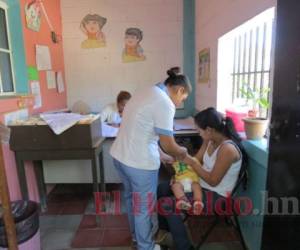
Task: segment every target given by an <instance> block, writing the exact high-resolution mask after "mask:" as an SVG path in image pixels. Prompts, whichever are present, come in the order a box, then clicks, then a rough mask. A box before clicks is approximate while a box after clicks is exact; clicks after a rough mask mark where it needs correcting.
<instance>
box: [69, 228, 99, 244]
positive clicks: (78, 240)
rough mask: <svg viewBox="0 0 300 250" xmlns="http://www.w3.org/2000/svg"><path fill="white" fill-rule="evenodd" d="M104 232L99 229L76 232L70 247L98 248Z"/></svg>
mask: <svg viewBox="0 0 300 250" xmlns="http://www.w3.org/2000/svg"><path fill="white" fill-rule="evenodd" d="M103 235H104V232H103V230H101V229H94V230H88V229H87V230H80V229H79V230H78V231H77V232H76V234H75V237H74V239H73V241H72V244H71V247H74V248H86V247H99V246H100V244H101V243H102V242H103Z"/></svg>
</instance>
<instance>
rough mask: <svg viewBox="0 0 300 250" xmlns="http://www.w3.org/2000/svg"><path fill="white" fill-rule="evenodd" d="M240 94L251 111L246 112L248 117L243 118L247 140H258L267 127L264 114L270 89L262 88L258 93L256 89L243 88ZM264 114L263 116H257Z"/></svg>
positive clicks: (267, 105) (267, 106)
mask: <svg viewBox="0 0 300 250" xmlns="http://www.w3.org/2000/svg"><path fill="white" fill-rule="evenodd" d="M240 92H241V94H242V95H243V96H245V98H246V100H247V101H248V103H249V102H250V105H251V109H250V110H249V111H248V117H246V118H243V121H244V126H245V132H246V136H247V139H250V140H260V139H262V138H263V136H264V135H265V133H266V130H267V127H268V119H267V118H266V115H267V114H266V112H267V109H268V108H269V106H270V104H269V101H268V96H269V92H270V89H269V88H264V89H262V91H260V90H259V89H257V88H250V87H249V86H248V87H245V85H244V86H243V88H242V89H240ZM262 113H264V114H265V116H264V117H262V116H258V114H262Z"/></svg>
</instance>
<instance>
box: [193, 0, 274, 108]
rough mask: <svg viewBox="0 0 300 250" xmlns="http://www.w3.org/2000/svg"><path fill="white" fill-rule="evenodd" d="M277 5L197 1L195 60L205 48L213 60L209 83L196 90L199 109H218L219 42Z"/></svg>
mask: <svg viewBox="0 0 300 250" xmlns="http://www.w3.org/2000/svg"><path fill="white" fill-rule="evenodd" d="M276 3H277V1H276V0H235V1H232V0H210V1H207V0H197V1H196V10H195V11H196V20H195V22H196V58H198V57H197V56H198V55H197V53H198V52H199V51H201V50H202V49H204V48H210V56H211V58H210V82H209V83H208V84H197V86H196V109H198V110H201V109H204V108H207V107H209V106H214V107H216V106H217V87H218V83H217V73H218V68H217V64H218V39H219V38H220V37H221V36H223V35H224V34H226V33H227V32H229V31H230V30H232V29H234V28H236V27H238V26H239V25H241V24H242V23H244V22H246V21H247V20H249V19H251V18H252V17H254V16H256V15H258V14H259V13H261V12H263V11H264V10H266V9H268V8H270V7H273V6H276ZM196 62H197V60H196ZM196 77H198V76H196Z"/></svg>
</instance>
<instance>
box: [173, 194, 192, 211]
mask: <svg viewBox="0 0 300 250" xmlns="http://www.w3.org/2000/svg"><path fill="white" fill-rule="evenodd" d="M176 208H177V209H180V210H190V209H191V208H192V205H191V203H190V201H189V200H188V198H187V197H185V196H183V197H181V198H180V199H179V200H178V201H177V202H176Z"/></svg>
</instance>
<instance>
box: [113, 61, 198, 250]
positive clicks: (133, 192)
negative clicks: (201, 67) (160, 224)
mask: <svg viewBox="0 0 300 250" xmlns="http://www.w3.org/2000/svg"><path fill="white" fill-rule="evenodd" d="M179 71H180V69H179V68H178V67H175V68H171V69H169V70H168V71H167V74H168V77H167V79H166V80H165V81H164V83H158V84H156V85H154V86H151V87H147V88H146V89H143V90H141V91H140V92H138V93H136V94H135V95H133V96H132V98H131V100H130V102H129V103H128V104H127V105H126V107H125V109H124V112H123V117H122V123H121V126H120V130H119V133H118V135H117V138H116V140H115V141H114V143H113V145H112V148H111V151H110V152H111V155H112V157H113V159H114V165H115V167H116V169H117V171H118V173H119V175H120V177H121V180H122V182H123V184H124V193H125V199H126V205H127V211H128V219H129V224H130V230H131V234H132V239H133V241H135V242H136V243H137V248H138V249H143V250H153V249H160V247H159V246H158V245H155V244H154V241H153V235H152V226H153V225H152V222H151V209H153V208H154V205H155V202H156V189H157V183H158V169H159V166H160V160H162V161H164V160H165V161H170V162H172V161H173V160H174V158H176V159H178V160H183V159H184V158H186V156H187V150H186V148H184V147H181V146H179V145H178V144H177V143H176V142H175V139H174V137H173V119H174V115H175V110H176V107H179V106H180V105H181V104H182V102H183V101H184V100H185V99H186V98H187V97H188V95H189V94H190V93H191V91H192V88H191V85H190V82H189V80H188V78H187V77H186V76H185V75H182V74H179ZM158 141H160V146H161V148H162V149H163V151H164V152H166V153H167V154H168V155H166V154H164V153H162V150H160V147H159V144H158ZM133 201H135V203H134V206H133ZM137 201H138V202H137Z"/></svg>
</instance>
